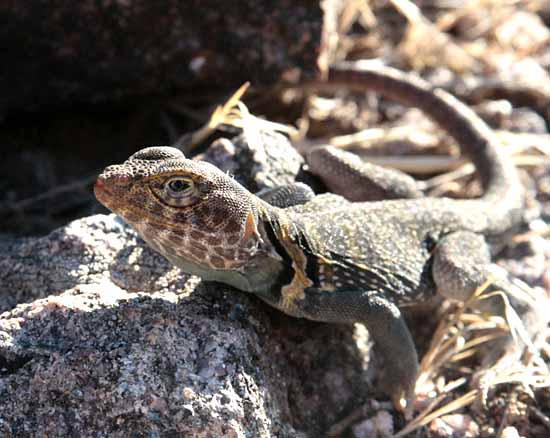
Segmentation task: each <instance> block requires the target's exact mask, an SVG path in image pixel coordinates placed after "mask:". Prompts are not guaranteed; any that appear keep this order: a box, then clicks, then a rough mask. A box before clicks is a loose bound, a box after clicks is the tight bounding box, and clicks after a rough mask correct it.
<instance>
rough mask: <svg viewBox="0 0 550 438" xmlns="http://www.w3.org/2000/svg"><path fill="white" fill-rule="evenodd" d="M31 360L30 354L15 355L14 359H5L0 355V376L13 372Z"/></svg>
mask: <svg viewBox="0 0 550 438" xmlns="http://www.w3.org/2000/svg"><path fill="white" fill-rule="evenodd" d="M31 360H32V357H30V356H15V358H14V359H7V358H6V357H4V356H1V355H0V376H9V375H10V374H15V373H16V372H17V371H19V370H20V369H21V368H23V367H24V366H25V365H26V364H27V363H29V362H30V361H31Z"/></svg>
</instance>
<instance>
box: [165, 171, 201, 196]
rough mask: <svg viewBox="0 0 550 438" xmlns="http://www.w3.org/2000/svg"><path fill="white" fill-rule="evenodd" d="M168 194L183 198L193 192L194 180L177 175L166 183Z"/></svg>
mask: <svg viewBox="0 0 550 438" xmlns="http://www.w3.org/2000/svg"><path fill="white" fill-rule="evenodd" d="M164 190H165V192H166V195H167V196H168V197H170V198H175V199H182V198H185V197H186V196H189V195H191V194H193V192H194V190H193V180H191V179H188V178H182V177H181V176H176V177H173V178H170V179H168V180H167V181H166V182H165V183H164Z"/></svg>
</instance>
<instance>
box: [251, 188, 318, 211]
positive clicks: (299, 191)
mask: <svg viewBox="0 0 550 438" xmlns="http://www.w3.org/2000/svg"><path fill="white" fill-rule="evenodd" d="M256 195H257V196H258V197H259V198H260V199H262V200H264V201H265V202H267V203H268V204H271V205H273V206H274V207H279V208H287V207H294V206H295V205H302V204H305V203H306V202H309V201H311V200H312V199H313V198H314V197H315V192H314V191H313V190H312V189H311V187H309V186H307V185H305V184H303V183H300V182H295V183H292V184H285V185H282V186H278V187H274V188H269V189H264V190H261V191H260V192H258V193H256Z"/></svg>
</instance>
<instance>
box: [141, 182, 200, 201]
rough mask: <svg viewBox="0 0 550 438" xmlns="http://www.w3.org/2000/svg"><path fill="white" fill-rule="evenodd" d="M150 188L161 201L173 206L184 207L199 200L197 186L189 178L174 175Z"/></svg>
mask: <svg viewBox="0 0 550 438" xmlns="http://www.w3.org/2000/svg"><path fill="white" fill-rule="evenodd" d="M151 189H152V190H153V192H154V193H155V195H156V196H157V197H158V198H160V199H161V200H162V201H163V202H165V203H166V204H168V205H171V206H173V207H185V206H188V205H191V204H194V203H195V202H197V201H198V200H199V196H198V193H197V188H196V186H195V183H194V182H193V180H192V179H191V178H185V177H182V176H174V177H171V178H168V179H166V180H164V181H163V182H160V184H158V185H157V184H154V185H152V186H151Z"/></svg>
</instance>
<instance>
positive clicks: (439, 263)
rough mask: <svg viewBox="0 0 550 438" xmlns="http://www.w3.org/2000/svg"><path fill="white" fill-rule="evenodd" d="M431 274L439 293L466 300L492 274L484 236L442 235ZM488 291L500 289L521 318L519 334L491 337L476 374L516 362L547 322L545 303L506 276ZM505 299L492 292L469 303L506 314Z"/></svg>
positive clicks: (466, 234)
mask: <svg viewBox="0 0 550 438" xmlns="http://www.w3.org/2000/svg"><path fill="white" fill-rule="evenodd" d="M432 274H433V278H434V281H435V283H436V286H437V291H438V293H439V294H440V295H443V296H444V297H446V298H449V299H454V300H460V301H467V300H468V299H469V298H470V297H472V295H473V294H474V293H475V292H476V290H478V289H479V288H480V287H482V286H483V285H484V284H486V282H487V280H488V279H489V278H491V277H492V271H491V260H490V253H489V248H488V245H487V244H486V242H485V240H484V238H483V237H482V236H480V235H478V234H475V233H472V232H466V231H460V232H455V233H452V234H450V235H448V236H446V237H444V238H443V239H442V240H441V241H440V242H438V244H437V246H436V249H435V253H434V263H433V270H432ZM492 291H501V292H503V293H504V295H505V299H506V301H508V302H509V303H510V304H511V307H512V308H513V310H514V311H515V313H516V314H517V315H518V316H519V319H520V320H521V323H522V327H520V329H521V334H520V336H519V337H514V336H512V334H511V333H510V334H506V335H505V336H503V337H501V338H498V339H496V340H493V341H492V342H491V343H490V345H489V346H488V350H487V351H486V352H485V353H484V355H483V359H482V364H481V371H480V372H479V373H478V377H480V376H481V375H482V374H483V373H484V372H485V371H491V372H493V373H494V372H496V371H497V370H498V369H504V368H507V367H510V366H514V365H517V364H518V361H519V360H520V359H521V357H522V355H523V352H524V350H525V347H526V346H528V344H531V345H532V343H531V340H532V338H534V337H535V336H536V334H537V333H538V332H539V331H540V330H541V328H544V327H545V326H546V324H547V323H548V316H547V315H544V313H545V311H544V307H545V306H544V305H542V303H541V304H538V303H535V301H534V300H533V299H532V297H528V296H527V295H526V294H525V293H524V294H521V293H518V292H520V291H518V287H517V286H515V285H514V284H513V283H512V281H510V280H509V279H506V278H498V279H495V280H494V281H493V282H492V283H491V284H490V285H489V286H488V289H487V292H492ZM505 299H504V298H503V296H502V295H499V294H495V295H493V296H491V297H490V298H486V299H479V300H474V301H473V307H475V308H476V309H478V310H481V311H483V312H487V313H490V314H493V315H498V316H502V317H504V318H506V317H507V316H508V315H509V313H508V312H507V308H506V307H507V304H506V302H505ZM541 299H542V297H541ZM545 301H546V300H545ZM475 380H477V379H475ZM478 383H480V382H479V381H478V382H477V383H474V384H478ZM479 386H481V389H482V390H483V391H484V392H486V390H487V389H488V388H486V387H485V388H484V387H483V382H481V384H480V385H479Z"/></svg>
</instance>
